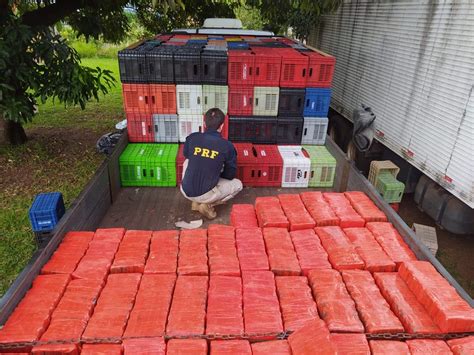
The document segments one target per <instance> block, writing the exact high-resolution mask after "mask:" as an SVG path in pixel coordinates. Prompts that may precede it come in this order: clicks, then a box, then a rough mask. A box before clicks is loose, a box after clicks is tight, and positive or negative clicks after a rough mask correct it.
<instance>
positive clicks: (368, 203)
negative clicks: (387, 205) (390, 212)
mask: <svg viewBox="0 0 474 355" xmlns="http://www.w3.org/2000/svg"><path fill="white" fill-rule="evenodd" d="M344 196H345V197H346V198H347V199H348V200H349V202H350V203H351V205H352V207H353V208H354V209H355V210H356V212H357V213H358V214H359V215H360V216H361V217H362V218H363V219H364V220H365V222H387V216H386V215H385V213H383V212H382V211H381V210H380V209H379V208H378V207H377V206H376V205H375V203H373V202H372V200H371V199H370V198H369V196H367V195H366V194H365V193H363V192H362V191H347V192H344Z"/></svg>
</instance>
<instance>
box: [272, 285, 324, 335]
mask: <svg viewBox="0 0 474 355" xmlns="http://www.w3.org/2000/svg"><path fill="white" fill-rule="evenodd" d="M275 282H276V287H277V293H278V299H279V300H280V309H281V313H282V316H283V323H284V325H285V331H295V330H297V329H299V328H301V327H302V326H303V325H304V324H305V323H306V322H307V321H309V320H311V319H314V318H319V315H318V309H317V307H316V303H315V302H314V300H313V296H312V295H311V288H310V287H309V286H308V280H307V279H306V277H305V276H277V277H275Z"/></svg>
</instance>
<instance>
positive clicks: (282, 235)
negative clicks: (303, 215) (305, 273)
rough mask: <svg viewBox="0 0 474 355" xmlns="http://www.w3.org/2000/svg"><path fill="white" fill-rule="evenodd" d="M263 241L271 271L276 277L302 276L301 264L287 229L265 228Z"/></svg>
mask: <svg viewBox="0 0 474 355" xmlns="http://www.w3.org/2000/svg"><path fill="white" fill-rule="evenodd" d="M263 239H264V240H265V247H266V249H267V254H268V261H269V263H270V270H272V271H273V272H274V273H275V275H280V276H291V275H293V276H297V275H300V274H301V268H300V264H299V262H298V258H297V256H296V253H295V249H294V247H293V243H292V242H291V238H290V234H289V233H288V231H287V230H286V229H284V228H264V229H263Z"/></svg>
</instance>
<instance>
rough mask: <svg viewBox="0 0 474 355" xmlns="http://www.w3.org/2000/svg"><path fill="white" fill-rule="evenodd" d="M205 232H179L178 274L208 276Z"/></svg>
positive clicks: (190, 230) (199, 230) (200, 230)
mask: <svg viewBox="0 0 474 355" xmlns="http://www.w3.org/2000/svg"><path fill="white" fill-rule="evenodd" d="M208 273H209V271H208V267H207V230H205V229H189V230H183V231H181V234H180V237H179V256H178V274H179V275H197V276H205V275H208Z"/></svg>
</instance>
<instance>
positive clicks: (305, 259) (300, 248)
mask: <svg viewBox="0 0 474 355" xmlns="http://www.w3.org/2000/svg"><path fill="white" fill-rule="evenodd" d="M290 236H291V240H292V242H293V246H294V247H295V251H296V256H297V257H298V261H299V263H300V267H301V271H302V272H303V275H308V272H309V271H310V270H314V269H332V266H331V263H330V262H329V260H328V254H327V253H326V250H324V248H323V246H322V245H321V242H320V240H319V238H318V236H317V235H316V233H315V232H314V230H312V229H305V230H300V231H293V232H290Z"/></svg>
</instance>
